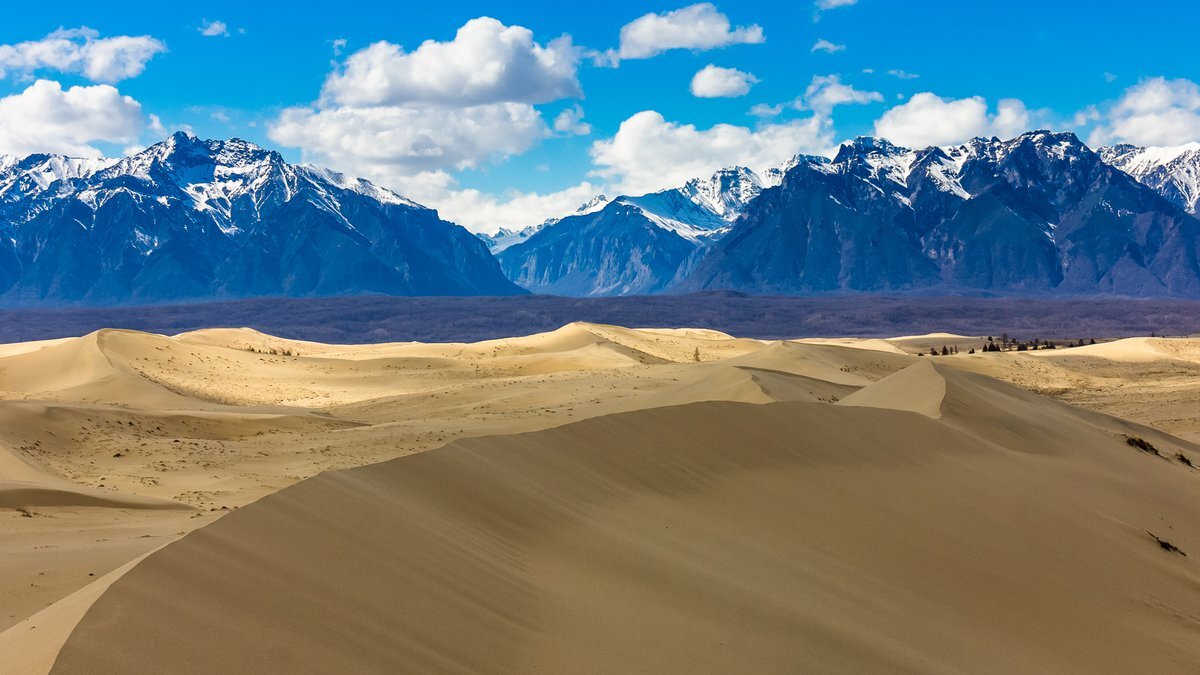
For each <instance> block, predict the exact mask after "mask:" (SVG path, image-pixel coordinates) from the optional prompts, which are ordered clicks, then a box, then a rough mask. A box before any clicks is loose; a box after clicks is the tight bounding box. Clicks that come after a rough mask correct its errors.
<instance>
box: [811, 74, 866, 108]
mask: <svg viewBox="0 0 1200 675" xmlns="http://www.w3.org/2000/svg"><path fill="white" fill-rule="evenodd" d="M882 100H883V94H880V93H879V92H877V91H861V90H858V89H855V88H854V87H853V86H851V85H848V84H843V83H842V79H841V78H840V77H838V76H837V75H814V76H813V79H812V81H811V82H809V84H808V87H806V88H805V90H804V96H803V97H801V98H799V99H797V100H796V107H797V108H800V109H808V110H813V111H815V112H817V113H819V114H823V115H828V114H829V113H830V112H831V111H832V110H833V108H834V106H839V105H846V104H855V105H862V104H865V103H875V102H878V101H882Z"/></svg>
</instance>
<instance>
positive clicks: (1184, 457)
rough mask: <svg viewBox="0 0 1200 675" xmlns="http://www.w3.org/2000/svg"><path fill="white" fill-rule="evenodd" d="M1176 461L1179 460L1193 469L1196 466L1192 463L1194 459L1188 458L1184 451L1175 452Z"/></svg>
mask: <svg viewBox="0 0 1200 675" xmlns="http://www.w3.org/2000/svg"><path fill="white" fill-rule="evenodd" d="M1175 461H1177V462H1179V463H1180V464H1183V465H1184V466H1188V467H1191V468H1193V469H1194V468H1196V465H1195V464H1192V460H1190V459H1188V456H1187V455H1185V454H1183V453H1182V452H1176V453H1175Z"/></svg>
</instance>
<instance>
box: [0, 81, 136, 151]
mask: <svg viewBox="0 0 1200 675" xmlns="http://www.w3.org/2000/svg"><path fill="white" fill-rule="evenodd" d="M144 126H145V119H144V118H143V116H142V106H141V104H139V103H138V102H137V101H135V100H133V99H132V98H130V97H128V96H123V95H122V94H121V93H120V92H119V91H117V89H116V88H115V87H112V86H110V85H106V84H98V85H91V86H75V87H71V88H69V89H65V90H64V89H63V87H62V85H61V84H59V83H58V82H53V81H51V80H38V81H36V82H34V83H33V84H31V85H30V86H29V87H28V88H26V89H25V90H24V91H22V92H20V93H17V94H12V95H10V96H5V97H3V98H0V153H5V154H11V155H17V156H24V155H29V154H32V153H35V152H50V153H60V154H64V155H71V156H75V157H99V156H101V154H102V153H101V152H100V150H99V149H97V148H96V147H95V146H94V145H93V144H94V143H98V142H100V143H121V144H128V143H132V142H134V141H136V139H137V137H138V135H139V134H140V133H141V131H142V129H143V128H144Z"/></svg>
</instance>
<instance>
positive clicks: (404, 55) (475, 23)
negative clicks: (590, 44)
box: [321, 17, 581, 106]
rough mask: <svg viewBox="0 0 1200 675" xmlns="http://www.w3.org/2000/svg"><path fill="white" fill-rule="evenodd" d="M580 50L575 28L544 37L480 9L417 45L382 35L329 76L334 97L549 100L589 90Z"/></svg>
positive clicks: (350, 100)
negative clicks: (583, 83) (444, 36)
mask: <svg viewBox="0 0 1200 675" xmlns="http://www.w3.org/2000/svg"><path fill="white" fill-rule="evenodd" d="M578 62H579V50H578V49H576V48H575V47H574V46H573V45H572V44H571V38H570V37H569V36H563V37H560V38H557V39H555V40H551V41H550V42H549V43H547V44H546V45H545V46H542V45H540V44H538V43H536V42H535V41H534V39H533V33H532V32H531V31H530V30H529V29H528V28H524V27H521V26H505V25H504V24H502V23H500V22H499V21H497V20H495V19H492V18H489V17H480V18H477V19H471V20H470V21H468V22H467V23H465V24H464V25H463V26H462V27H461V28H459V29H458V32H457V34H456V35H455V36H454V39H453V40H451V41H449V42H437V41H435V40H427V41H426V42H423V43H422V44H421V45H420V46H419V47H417V49H415V50H414V51H412V52H405V51H404V49H403V48H402V47H400V46H399V45H395V44H392V43H390V42H376V43H375V44H372V45H370V46H368V47H366V48H365V49H362V50H360V51H358V52H355V53H354V54H352V55H350V57H349V58H348V59H346V62H345V64H344V65H343V66H342V67H341V68H340V69H339V70H337V71H335V72H334V73H332V74H331V75H330V76H329V77H328V78H327V79H326V81H325V86H324V89H323V90H322V93H321V99H322V101H323V102H325V103H326V104H329V105H345V106H381V105H404V104H410V103H434V104H442V105H483V104H489V103H500V102H522V103H546V102H549V101H554V100H558V99H561V98H569V97H577V96H580V95H581V90H580V88H579V82H578V80H577V79H576V68H577V66H578Z"/></svg>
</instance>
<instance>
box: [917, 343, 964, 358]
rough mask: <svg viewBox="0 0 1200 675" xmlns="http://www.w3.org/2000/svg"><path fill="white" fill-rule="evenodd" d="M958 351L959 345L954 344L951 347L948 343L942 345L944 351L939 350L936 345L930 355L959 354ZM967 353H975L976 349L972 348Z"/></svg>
mask: <svg viewBox="0 0 1200 675" xmlns="http://www.w3.org/2000/svg"><path fill="white" fill-rule="evenodd" d="M957 353H958V345H953V346H950V347H947V346H946V345H942V351H940V352H939V351H938V350H937V348H936V347H935V348H934V349H930V350H929V355H930V356H950V355H951V354H957ZM967 353H968V354H974V353H975V350H974V349H972V350H971V351H969V352H967ZM922 356H924V355H923V354H922Z"/></svg>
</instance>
